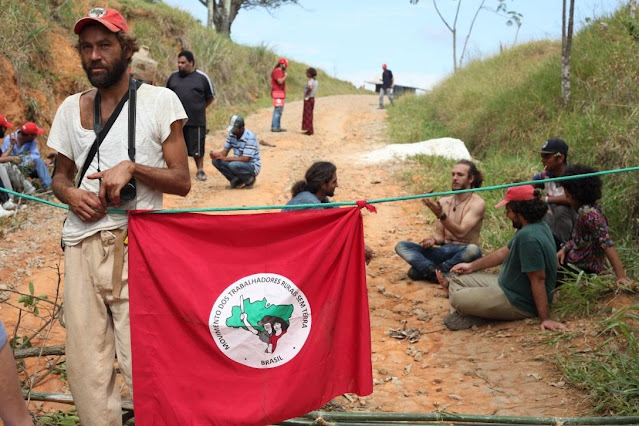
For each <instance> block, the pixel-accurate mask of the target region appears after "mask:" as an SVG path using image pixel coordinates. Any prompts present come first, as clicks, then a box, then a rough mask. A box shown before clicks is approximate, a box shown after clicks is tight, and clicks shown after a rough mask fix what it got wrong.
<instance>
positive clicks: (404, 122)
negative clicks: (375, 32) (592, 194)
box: [389, 10, 639, 415]
mask: <svg viewBox="0 0 639 426" xmlns="http://www.w3.org/2000/svg"><path fill="white" fill-rule="evenodd" d="M638 45H639V24H638V23H637V21H635V22H634V23H633V22H631V21H630V19H629V17H628V14H627V10H622V11H619V12H618V13H616V14H615V15H614V16H610V17H606V18H605V19H602V20H600V21H597V22H593V23H592V24H591V25H590V26H589V27H588V28H586V29H585V30H583V31H582V32H581V33H580V34H578V35H577V36H576V37H575V39H574V42H573V56H572V73H573V74H572V100H571V103H570V105H568V106H567V107H564V106H563V104H562V101H561V87H560V71H561V70H560V44H559V43H558V42H549V41H539V42H535V43H529V44H525V45H521V46H517V47H515V48H512V49H510V50H509V51H507V52H504V53H503V54H501V55H499V56H496V57H493V58H490V59H487V60H482V61H476V62H473V63H471V64H470V65H468V66H467V67H465V68H464V69H462V70H460V71H459V72H458V73H456V74H455V75H453V76H451V77H450V78H449V79H447V80H446V81H444V82H443V83H442V84H440V85H439V86H438V87H436V88H435V89H434V90H433V91H432V92H431V93H430V94H428V95H427V96H421V97H405V98H402V99H401V100H400V101H399V102H398V107H397V108H395V109H391V110H389V121H390V125H391V135H392V139H393V140H395V141H398V142H415V141H421V140H425V139H430V138H436V137H444V136H451V137H456V138H459V139H462V140H463V141H465V142H466V144H467V145H468V148H469V150H470V151H471V153H472V154H473V156H474V157H475V158H477V159H478V160H479V161H480V162H481V164H480V168H481V169H482V170H483V171H484V173H485V174H486V177H487V178H486V185H492V184H500V183H507V182H512V181H519V180H529V179H530V177H531V176H532V174H533V173H534V172H536V171H538V170H539V169H540V161H539V157H538V154H534V153H532V152H531V150H533V149H539V148H540V147H541V145H542V143H543V141H545V140H546V139H547V138H549V137H553V136H560V137H562V138H564V139H565V140H566V141H567V142H568V144H569V145H570V152H569V160H570V161H571V162H580V163H585V164H589V165H592V166H594V167H596V168H599V169H601V170H604V169H617V168H624V167H630V166H637V165H639V162H638V160H637V159H638V158H639V144H638V142H637V136H639V127H638V126H639V124H638V123H639V120H638V112H639V106H638V105H639V92H638V91H637V86H638V84H637V83H638V80H639V57H638V56H637V54H636V52H637V48H638V47H639V46H638ZM419 161H420V163H421V165H422V166H423V167H422V169H421V170H420V171H413V172H410V173H412V174H413V176H410V180H409V181H411V182H424V184H423V185H418V187H417V188H414V190H415V191H416V192H421V191H422V190H424V189H426V188H435V189H438V190H439V189H447V188H448V186H449V179H450V178H449V177H448V174H447V173H442V170H449V167H450V165H451V164H452V162H451V161H446V160H442V159H439V158H430V157H422V158H419ZM415 174H417V175H419V176H414V175H415ZM638 177H639V176H638V175H637V173H636V172H631V173H624V174H616V175H609V176H604V177H603V181H604V198H603V199H602V200H601V201H602V205H603V207H604V209H605V211H606V213H607V216H608V218H609V220H610V224H611V227H612V232H613V239H615V242H616V245H617V250H618V251H619V252H620V255H621V257H622V260H623V262H624V266H625V268H626V271H627V273H628V275H629V276H630V277H631V278H634V279H638V278H639V261H637V259H636V252H637V249H636V248H637V242H638V241H639V238H638V237H639V225H638V222H637V217H638V213H639V199H638V197H637V196H638V195H639V186H638V185H637V184H636V180H637V178H638ZM501 195H502V191H493V192H490V193H487V192H484V193H482V196H484V197H485V198H486V200H487V203H488V205H489V206H491V205H494V204H495V203H496V202H497V201H498V200H499V199H500V198H501ZM511 236H512V227H511V225H510V222H509V221H508V220H506V218H505V217H504V214H503V211H499V210H496V209H493V208H491V207H489V208H488V211H487V219H486V221H485V226H484V230H483V231H482V240H483V245H484V246H486V247H488V248H489V249H490V248H496V247H499V246H501V245H503V244H504V243H505V242H506V241H507V240H508V239H509V238H510V237H511ZM625 291H627V292H631V293H632V292H634V293H635V294H636V291H637V288H636V286H634V287H633V288H620V287H618V286H616V285H615V283H614V278H612V277H610V276H607V277H606V276H604V277H595V276H584V277H581V278H579V279H575V280H573V282H572V283H568V284H565V285H564V286H563V287H561V289H560V294H559V297H558V303H556V306H555V315H557V316H559V317H564V318H571V319H572V320H573V324H575V321H578V319H579V318H584V317H588V318H595V319H596V321H595V323H594V324H593V326H594V327H595V328H596V331H597V333H598V334H596V338H594V339H590V338H589V337H588V336H591V335H592V334H589V333H592V331H593V330H592V329H591V328H590V327H586V328H585V329H579V327H577V328H575V327H574V326H573V329H572V330H571V331H570V332H569V333H564V334H562V335H557V337H555V338H554V339H556V340H554V341H553V343H557V342H561V345H558V351H559V353H560V355H559V357H558V359H559V361H558V365H559V367H560V368H561V370H562V371H563V372H564V374H565V377H566V378H567V380H568V381H569V382H570V383H571V384H572V385H573V386H575V387H578V388H581V389H583V390H584V391H585V392H586V394H587V395H588V396H589V397H590V398H591V399H592V407H593V412H595V413H599V414H606V415H611V414H612V415H615V414H616V415H628V414H631V415H637V414H639V357H637V353H638V352H639V343H638V341H637V337H636V336H637V324H639V314H638V312H639V304H637V303H636V300H637V298H636V296H631V297H630V299H629V301H628V300H627V301H626V302H625V303H623V304H622V306H623V307H621V308H619V307H617V308H616V309H615V308H611V306H615V297H616V296H617V295H619V294H622V293H623V292H625ZM622 297H623V296H622ZM633 301H634V304H633ZM617 305H618V303H617ZM577 324H579V323H578V322H577ZM588 341H589V343H588V344H589V345H593V343H592V342H593V341H598V342H599V343H601V344H600V345H599V346H591V348H592V350H591V351H585V352H583V351H581V352H580V349H583V343H584V342H588ZM588 344H587V346H588Z"/></svg>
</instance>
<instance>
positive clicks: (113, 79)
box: [82, 53, 129, 89]
mask: <svg viewBox="0 0 639 426" xmlns="http://www.w3.org/2000/svg"><path fill="white" fill-rule="evenodd" d="M96 65H97V64H96ZM100 65H102V64H100ZM128 65H129V62H128V61H127V60H126V59H124V53H123V55H122V58H120V60H119V61H117V62H116V63H114V64H113V66H112V67H109V66H108V65H106V66H105V70H106V72H105V73H100V74H93V71H92V70H91V67H90V66H87V64H85V63H84V62H83V63H82V68H84V72H86V73H87V77H88V79H89V81H90V82H91V84H92V85H93V87H96V88H98V89H108V88H109V87H111V86H113V85H114V84H115V83H117V82H118V81H120V79H121V78H122V75H123V74H124V73H125V72H126V69H127V67H128Z"/></svg>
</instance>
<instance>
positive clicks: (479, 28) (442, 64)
mask: <svg viewBox="0 0 639 426" xmlns="http://www.w3.org/2000/svg"><path fill="white" fill-rule="evenodd" d="M164 1H165V3H168V4H170V5H172V6H175V7H179V8H180V9H183V10H186V11H187V12H189V13H191V14H192V15H193V16H195V17H196V18H197V19H199V20H200V21H202V22H203V23H204V24H206V7H204V6H203V5H202V3H200V1H199V0H164ZM460 1H462V4H461V8H460V12H459V17H458V20H457V25H456V28H457V46H458V47H457V52H458V56H459V55H460V54H461V51H462V49H463V44H464V40H465V39H466V36H467V34H468V31H469V27H470V23H471V21H472V18H473V16H474V14H475V12H476V11H477V8H478V6H479V5H480V4H481V0H460ZM505 2H506V5H507V8H508V10H515V11H517V12H518V13H520V14H521V15H523V16H522V24H521V27H520V28H519V32H518V33H517V26H516V25H513V26H508V25H507V24H506V20H507V19H506V18H505V17H503V16H499V15H497V14H496V13H494V12H492V11H490V10H487V9H482V10H481V11H480V12H479V15H478V16H477V19H476V21H475V24H474V27H473V29H472V32H471V33H470V38H469V40H468V45H467V47H466V54H465V56H464V62H468V60H469V59H470V60H472V59H476V58H485V57H489V56H493V55H495V54H497V53H499V49H500V44H501V45H503V46H512V45H513V44H514V43H515V36H517V39H516V42H517V43H524V42H527V41H532V40H541V39H551V40H560V39H561V17H562V1H561V0H505ZM498 3H499V2H498V0H486V1H485V7H488V8H491V9H493V10H494V9H495V8H496V6H497V4H498ZM622 3H624V2H623V1H622V0H576V1H575V31H577V30H578V29H579V28H580V27H581V26H582V25H583V24H584V23H585V22H586V21H587V20H588V19H590V18H593V17H598V16H606V15H610V14H612V13H613V12H614V11H615V10H616V9H617V8H619V7H620V5H621V4H622ZM437 5H438V7H439V10H440V12H441V13H442V15H443V16H444V18H446V20H447V21H448V22H449V24H450V25H451V26H452V25H453V24H452V23H453V20H454V18H455V10H456V5H457V1H455V0H437ZM231 39H232V40H233V41H235V42H237V43H240V44H244V45H249V46H257V45H266V46H268V47H269V48H270V49H271V50H273V51H275V52H276V53H277V54H278V55H280V56H284V57H286V58H288V59H293V60H295V61H299V62H303V63H305V64H308V65H309V66H313V67H315V68H321V69H323V70H324V71H326V72H327V73H328V74H330V75H331V76H334V77H337V78H340V79H343V80H348V81H350V82H352V83H353V84H355V85H356V86H358V87H359V86H361V85H362V84H365V82H366V81H370V80H374V79H375V78H377V79H379V78H380V77H381V72H382V69H381V66H382V63H386V64H388V68H389V69H390V70H392V71H393V75H394V77H395V83H396V84H401V85H405V86H413V87H418V88H423V89H430V88H431V87H432V86H433V85H435V84H436V83H437V82H438V81H440V80H442V79H444V78H445V77H446V75H448V74H450V73H452V71H453V53H452V35H451V32H450V31H449V30H448V28H447V27H446V25H445V24H444V23H443V22H442V20H441V19H440V18H439V16H438V15H437V13H436V11H435V8H434V6H433V2H432V1H431V0H420V1H419V2H418V4H417V5H412V4H411V3H410V1H409V0H300V1H299V5H286V6H283V7H281V8H279V9H277V10H275V11H274V12H272V13H269V12H268V11H266V10H265V9H252V10H240V12H239V14H238V15H237V18H236V19H235V21H234V22H233V25H232V27H231ZM366 87H367V88H372V86H370V85H366Z"/></svg>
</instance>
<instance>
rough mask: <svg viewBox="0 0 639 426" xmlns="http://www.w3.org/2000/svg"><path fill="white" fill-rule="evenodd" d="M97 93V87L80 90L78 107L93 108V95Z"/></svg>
mask: <svg viewBox="0 0 639 426" xmlns="http://www.w3.org/2000/svg"><path fill="white" fill-rule="evenodd" d="M97 93H98V89H95V88H94V89H89V90H87V91H86V92H82V94H81V95H80V108H81V109H84V108H89V107H91V108H93V101H94V100H95V95H96V94H97Z"/></svg>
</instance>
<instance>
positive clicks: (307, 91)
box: [302, 68, 318, 136]
mask: <svg viewBox="0 0 639 426" xmlns="http://www.w3.org/2000/svg"><path fill="white" fill-rule="evenodd" d="M315 77H317V71H316V70H315V68H309V69H307V70H306V78H308V83H306V87H305V88H304V114H303V115H302V130H304V134H305V135H309V136H310V135H312V134H313V109H314V108H315V93H316V92H317V86H318V82H317V79H316V78H315Z"/></svg>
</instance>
